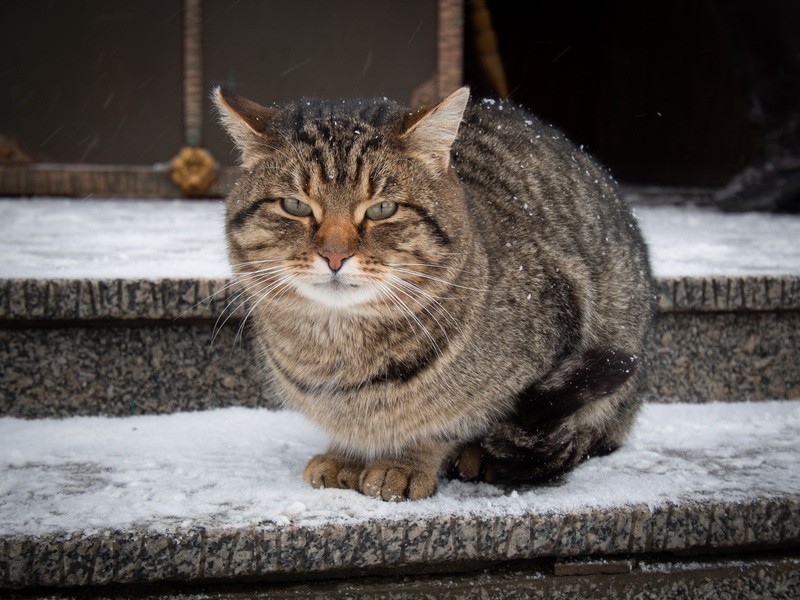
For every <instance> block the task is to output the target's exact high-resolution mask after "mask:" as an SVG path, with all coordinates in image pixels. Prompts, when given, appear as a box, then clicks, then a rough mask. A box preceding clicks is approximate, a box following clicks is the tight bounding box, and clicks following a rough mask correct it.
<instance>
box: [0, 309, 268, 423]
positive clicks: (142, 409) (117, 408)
mask: <svg viewBox="0 0 800 600" xmlns="http://www.w3.org/2000/svg"><path fill="white" fill-rule="evenodd" d="M251 355H252V352H251V351H250V343H249V342H248V341H247V340H246V339H245V340H242V338H241V337H239V338H237V326H231V327H225V328H223V329H222V330H220V331H219V333H218V334H217V335H216V336H214V326H213V321H212V322H210V323H208V322H202V323H199V324H198V323H182V324H177V323H175V322H172V321H164V322H161V323H159V324H158V325H155V326H154V325H152V324H143V325H138V326H119V325H113V326H105V325H96V326H89V327H84V326H81V327H75V326H61V327H20V328H10V329H2V328H0V362H1V363H2V364H3V365H4V368H3V369H2V371H1V372H0V414H4V415H13V416H19V417H31V418H33V417H45V416H56V417H65V416H74V415H96V414H105V415H130V414H157V413H167V412H175V411H179V410H202V409H207V408H218V407H220V406H272V405H274V401H272V400H271V399H268V398H266V397H265V396H264V392H263V390H262V386H261V384H260V378H259V377H258V375H257V369H256V368H255V365H254V361H253V360H251V358H250V357H251Z"/></svg>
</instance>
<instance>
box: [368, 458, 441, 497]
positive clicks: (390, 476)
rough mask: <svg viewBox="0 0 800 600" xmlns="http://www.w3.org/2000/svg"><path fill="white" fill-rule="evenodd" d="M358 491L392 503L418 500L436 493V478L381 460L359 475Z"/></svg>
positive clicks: (426, 473) (423, 472)
mask: <svg viewBox="0 0 800 600" xmlns="http://www.w3.org/2000/svg"><path fill="white" fill-rule="evenodd" d="M359 489H360V490H361V493H362V494H364V495H366V496H372V497H373V498H382V499H383V500H390V501H394V502H399V501H401V500H420V499H422V498H427V497H428V496H432V495H433V494H434V493H436V477H435V474H431V473H428V472H425V471H421V470H417V469H414V468H412V467H410V466H408V465H405V464H400V463H395V462H393V461H389V460H381V461H377V462H375V463H373V464H371V465H370V466H369V467H367V468H366V469H365V470H364V472H363V473H361V478H360V485H359Z"/></svg>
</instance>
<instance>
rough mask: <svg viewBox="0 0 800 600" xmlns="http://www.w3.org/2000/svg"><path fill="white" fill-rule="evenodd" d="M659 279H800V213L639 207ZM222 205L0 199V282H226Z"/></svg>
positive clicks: (215, 202) (214, 202)
mask: <svg viewBox="0 0 800 600" xmlns="http://www.w3.org/2000/svg"><path fill="white" fill-rule="evenodd" d="M636 215H637V217H638V219H639V221H640V223H641V225H642V229H643V232H644V235H645V238H646V240H647V242H648V244H649V246H650V249H651V256H652V261H653V267H654V271H655V274H656V275H657V276H661V277H686V276H707V277H711V276H745V275H800V244H798V243H797V240H798V238H800V217H798V216H789V215H771V214H763V213H758V214H755V213H747V214H722V213H719V212H716V211H713V210H710V209H701V208H691V207H638V208H637V209H636ZM223 223H224V205H223V203H222V202H221V201H205V200H203V201H186V200H175V201H152V200H149V201H148V200H65V199H50V200H44V199H33V200H11V199H0V256H2V258H3V260H2V261H1V262H0V279H11V278H40V279H44V278H65V279H103V278H123V279H127V278H226V277H229V276H230V269H229V267H228V265H227V260H226V250H225V239H224V226H223Z"/></svg>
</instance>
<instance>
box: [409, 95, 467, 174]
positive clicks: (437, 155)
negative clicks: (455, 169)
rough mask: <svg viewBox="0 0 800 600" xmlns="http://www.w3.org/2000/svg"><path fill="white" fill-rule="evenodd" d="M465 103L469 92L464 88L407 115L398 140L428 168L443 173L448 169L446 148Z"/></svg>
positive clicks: (447, 148) (454, 132)
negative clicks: (432, 105) (430, 105)
mask: <svg viewBox="0 0 800 600" xmlns="http://www.w3.org/2000/svg"><path fill="white" fill-rule="evenodd" d="M467 101H469V88H468V87H467V86H464V87H462V88H460V89H458V90H456V91H455V92H453V93H452V94H450V95H449V96H448V97H447V98H445V99H444V100H442V101H441V102H440V103H439V104H437V105H436V106H434V107H433V108H429V109H427V110H421V111H419V112H416V113H411V114H410V115H409V116H408V118H407V119H406V122H405V123H404V127H405V131H404V133H403V134H402V135H401V136H400V139H402V140H404V141H405V142H406V144H407V145H408V149H409V151H411V152H412V153H414V154H416V155H418V156H420V157H421V158H423V159H424V160H425V161H426V162H429V163H431V164H432V166H434V167H437V168H441V169H447V167H449V166H450V148H451V147H452V146H453V142H455V140H456V135H457V134H458V128H459V126H460V125H461V120H462V119H463V118H464V110H465V109H466V108H467Z"/></svg>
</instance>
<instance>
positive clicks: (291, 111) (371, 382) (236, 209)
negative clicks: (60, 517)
mask: <svg viewBox="0 0 800 600" xmlns="http://www.w3.org/2000/svg"><path fill="white" fill-rule="evenodd" d="M467 97H468V91H467V90H466V89H462V90H459V91H458V92H456V93H454V94H453V95H451V96H450V97H449V98H448V99H446V100H445V101H443V102H442V103H441V104H439V105H437V106H436V107H433V108H432V109H429V110H423V111H417V112H409V111H408V110H406V109H404V108H403V107H401V106H398V105H396V104H394V103H392V102H389V101H386V100H375V101H345V102H342V101H336V102H334V101H320V100H307V101H301V102H298V103H296V104H293V105H290V106H288V107H286V108H284V109H280V110H278V109H267V108H264V107H259V106H258V105H256V104H254V103H252V102H249V101H245V100H244V99H241V98H238V97H236V96H232V95H229V94H225V93H224V92H222V91H219V90H218V91H217V95H216V101H217V105H218V107H219V109H220V113H221V114H222V115H223V120H224V122H225V124H226V127H227V128H228V130H229V132H230V133H231V135H232V137H233V138H234V140H235V141H236V143H237V145H238V147H239V148H240V150H241V151H242V164H243V165H244V166H245V167H246V172H245V174H244V175H243V176H242V178H241V180H240V181H239V183H238V185H237V187H236V189H235V190H234V191H233V192H232V193H231V195H230V197H229V199H228V218H227V234H228V242H229V252H230V259H231V262H232V265H233V268H234V271H235V272H236V274H237V277H238V280H239V282H240V284H241V286H242V289H243V297H244V298H245V299H246V302H247V312H248V323H250V324H251V325H252V328H253V330H254V332H255V336H256V339H257V340H258V345H259V348H260V351H261V357H262V360H263V365H264V369H265V371H266V373H267V374H268V380H269V382H270V385H271V386H272V389H273V391H274V392H275V393H276V394H277V395H278V396H279V397H280V398H282V399H283V401H284V402H285V403H286V405H288V406H291V407H294V408H296V409H298V410H300V411H302V412H303V413H305V414H306V415H307V416H308V417H310V418H311V419H312V420H314V421H316V422H317V423H319V424H320V425H321V426H322V427H323V428H324V429H325V430H327V431H328V432H329V433H330V435H331V440H332V441H331V447H330V449H329V451H328V452H327V453H326V454H324V455H320V456H318V457H315V458H314V459H312V461H311V462H310V463H309V466H308V468H307V470H306V479H307V480H308V481H309V482H310V483H311V484H312V485H314V486H317V487H319V486H336V487H350V488H355V489H359V490H360V491H362V492H363V493H366V494H369V495H374V496H378V497H382V498H384V499H401V498H420V497H425V496H428V495H430V494H432V493H433V492H434V491H435V481H436V477H437V475H438V474H440V473H441V472H444V471H447V472H448V473H450V474H451V475H454V476H460V477H464V478H468V479H486V480H491V481H511V482H515V481H529V480H530V481H534V480H538V479H541V478H543V477H548V476H551V475H554V474H558V473H562V472H564V471H566V470H568V469H570V468H571V467H573V466H574V465H575V464H577V463H578V462H580V461H581V460H583V459H584V458H586V457H587V456H589V455H591V454H598V453H603V452H608V451H611V450H613V449H614V448H616V447H617V446H618V445H619V444H621V443H622V442H623V440H624V437H625V434H626V432H627V431H628V429H629V428H630V425H631V423H632V420H633V417H634V415H635V413H636V410H637V408H638V406H639V388H640V386H641V380H642V373H643V368H642V365H643V364H644V363H643V352H644V345H645V337H646V335H647V332H648V329H649V327H650V322H651V319H652V306H653V305H652V297H653V296H652V289H651V288H652V284H651V276H650V269H649V266H648V259H647V253H646V249H645V246H644V244H643V242H642V239H641V236H640V234H639V230H638V227H637V225H636V222H635V220H634V218H633V217H632V216H631V214H630V212H629V210H628V208H627V207H626V206H625V204H624V203H623V201H622V200H621V199H620V196H619V193H618V191H617V189H616V186H615V185H614V183H613V181H612V180H611V178H610V177H609V176H608V174H607V173H606V172H605V171H604V170H603V169H601V168H600V167H598V166H597V165H596V164H595V163H594V162H593V161H592V160H591V158H590V157H589V156H588V155H586V154H585V153H583V152H582V151H581V150H579V149H577V148H575V147H574V146H573V145H571V144H570V143H569V142H567V141H566V140H564V138H563V136H562V135H561V134H560V133H559V132H558V131H556V130H555V129H553V128H551V127H549V126H546V125H543V124H542V123H541V122H540V121H538V120H537V119H535V118H534V117H532V116H531V115H529V114H528V113H526V112H524V111H523V110H522V109H520V108H517V107H514V106H512V105H510V104H505V103H499V102H491V101H488V102H486V101H485V102H480V103H477V104H472V105H468V106H466V108H465V105H466V100H467ZM462 116H463V120H462ZM285 198H290V199H293V200H298V201H300V202H302V203H303V205H307V206H308V207H310V214H309V215H307V216H297V215H293V214H290V213H289V212H287V210H286V208H285V205H284V202H283V199H285ZM381 202H386V203H389V204H387V205H386V206H394V205H393V204H391V203H394V204H396V206H397V211H396V212H395V213H394V214H392V215H391V216H389V217H388V218H385V219H380V220H371V219H370V218H369V217H367V216H366V211H367V210H368V209H369V208H370V207H372V206H375V205H377V204H379V203H381ZM343 256H346V257H347V258H345V259H344V261H343V262H341V268H339V269H338V270H334V266H338V264H339V262H338V261H339V260H340V259H339V258H335V257H343ZM334 261H335V262H334Z"/></svg>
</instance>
